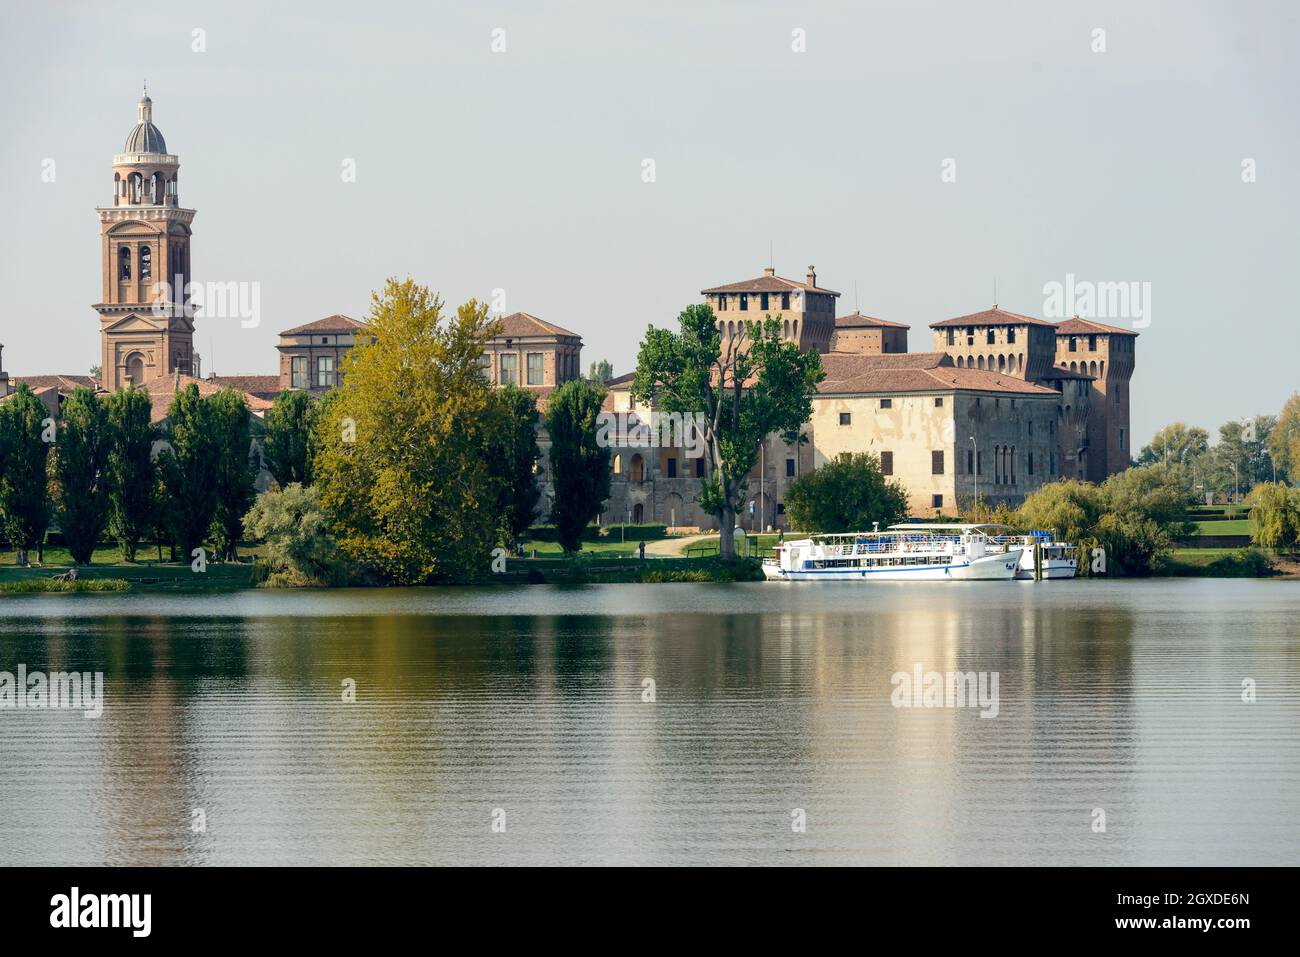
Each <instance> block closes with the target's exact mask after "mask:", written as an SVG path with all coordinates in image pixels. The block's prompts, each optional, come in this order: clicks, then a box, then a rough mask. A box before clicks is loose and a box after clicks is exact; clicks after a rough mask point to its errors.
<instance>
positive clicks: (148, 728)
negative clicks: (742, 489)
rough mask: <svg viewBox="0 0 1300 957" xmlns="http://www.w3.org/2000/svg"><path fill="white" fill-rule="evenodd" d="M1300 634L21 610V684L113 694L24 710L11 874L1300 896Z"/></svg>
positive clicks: (569, 606)
mask: <svg viewBox="0 0 1300 957" xmlns="http://www.w3.org/2000/svg"><path fill="white" fill-rule="evenodd" d="M1298 628H1300V583H1296V582H1290V581H1232V580H1207V579H1203V580H1160V581H1146V582H1104V581H1103V582H1097V581H1077V582H1053V583H1042V584H1037V585H1036V584H1033V583H969V584H957V583H935V584H920V583H916V584H898V585H890V584H884V583H877V584H874V585H870V586H866V587H864V586H862V585H859V584H853V583H845V584H833V583H821V584H808V585H789V584H766V583H763V584H745V585H700V584H682V585H604V586H572V587H562V586H560V587H555V586H531V587H527V588H516V589H505V588H498V589H409V590H366V591H329V592H264V591H263V592H240V593H236V594H233V595H223V596H211V595H204V596H192V597H187V596H179V597H178V596H175V595H169V596H166V597H161V598H159V597H151V596H148V595H126V596H111V595H85V596H64V597H59V596H31V597H5V598H0V671H9V672H16V669H17V666H18V665H19V664H23V665H25V666H26V668H27V669H28V671H29V672H31V671H37V670H41V671H47V672H48V671H60V670H63V671H71V670H78V671H102V672H103V673H104V676H105V694H104V711H103V715H102V717H100V718H98V719H93V718H92V719H88V718H85V717H83V716H82V714H81V713H80V712H69V711H55V710H48V709H47V710H40V709H23V710H16V709H4V710H0V755H3V771H0V864H101V863H107V864H194V863H198V864H247V863H264V864H274V863H290V864H299V863H303V864H305V863H313V864H314V863H357V864H371V863H373V864H415V863H438V864H450V863H456V864H499V863H525V864H543V863H615V864H631V863H664V864H678V863H682V864H686V863H709V864H718V863H740V864H829V863H862V864H1051V865H1056V864H1125V865H1128V864H1207V865H1208V864H1248V865H1249V864H1288V865H1295V864H1300V826H1297V818H1298V817H1300V636H1298V633H1297V632H1298ZM918 667H919V668H920V669H921V671H922V673H923V674H924V673H927V672H931V671H935V672H939V673H941V674H943V673H948V672H976V673H984V678H985V680H986V682H988V681H991V677H992V675H993V674H994V673H996V676H997V681H998V685H997V707H996V712H997V713H996V717H982V716H981V715H982V714H983V713H989V714H991V713H992V709H991V708H989V707H983V708H981V707H978V706H975V707H971V706H966V707H931V708H927V707H895V706H894V705H893V704H892V703H891V695H893V694H894V692H895V685H894V684H893V683H892V682H891V679H892V677H893V676H894V675H895V674H896V673H899V672H905V673H908V674H909V675H911V674H912V673H914V671H915V669H917V668H918ZM349 679H351V681H354V682H355V686H356V700H355V702H350V703H349V702H344V701H343V700H342V699H343V693H344V688H345V684H346V682H347V681H348V680H349ZM645 679H653V682H654V686H653V698H654V700H653V701H652V702H651V701H646V700H644V698H646V697H649V694H648V691H647V689H646V685H645V683H644V682H645ZM1248 679H1249V680H1250V681H1253V683H1254V690H1255V694H1256V700H1255V701H1254V702H1253V703H1247V702H1243V700H1242V696H1243V682H1244V681H1247V680H1248ZM985 687H986V689H987V690H989V691H991V684H987V683H986V685H985ZM909 700H910V699H909ZM800 810H801V811H802V813H803V816H804V820H805V822H806V829H805V830H803V831H796V830H795V829H794V826H792V825H793V822H795V821H796V820H797V816H798V813H799V811H800ZM196 811H201V812H202V814H201V817H202V820H203V822H204V824H205V827H206V829H205V830H201V831H196V830H195V825H196V822H197V821H199V819H200V815H198V814H196ZM1101 813H1104V815H1105V817H1104V824H1105V830H1104V831H1101V830H1099V829H1098V827H1099V823H1100V821H1101V817H1100V814H1101ZM502 820H504V824H505V827H504V831H501V830H494V829H493V824H494V821H495V822H497V824H498V826H499V824H500V822H501V821H502Z"/></svg>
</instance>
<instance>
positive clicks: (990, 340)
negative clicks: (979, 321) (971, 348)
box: [984, 329, 993, 345]
mask: <svg viewBox="0 0 1300 957" xmlns="http://www.w3.org/2000/svg"><path fill="white" fill-rule="evenodd" d="M984 341H985V342H987V343H988V344H989V345H993V330H992V329H990V330H989V331H988V333H987V334H986V335H985V337H984Z"/></svg>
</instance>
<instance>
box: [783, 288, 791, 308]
mask: <svg viewBox="0 0 1300 957" xmlns="http://www.w3.org/2000/svg"><path fill="white" fill-rule="evenodd" d="M781 308H782V309H789V308H790V294H789V293H788V292H783V293H781Z"/></svg>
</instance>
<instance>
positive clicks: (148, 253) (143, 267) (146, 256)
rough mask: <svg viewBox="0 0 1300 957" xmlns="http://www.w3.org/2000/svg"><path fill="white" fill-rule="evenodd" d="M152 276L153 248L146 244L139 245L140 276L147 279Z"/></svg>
mask: <svg viewBox="0 0 1300 957" xmlns="http://www.w3.org/2000/svg"><path fill="white" fill-rule="evenodd" d="M152 276H153V250H152V249H150V248H149V247H148V246H141V247H140V278H141V279H149V278H151V277H152Z"/></svg>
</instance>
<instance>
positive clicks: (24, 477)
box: [0, 383, 55, 564]
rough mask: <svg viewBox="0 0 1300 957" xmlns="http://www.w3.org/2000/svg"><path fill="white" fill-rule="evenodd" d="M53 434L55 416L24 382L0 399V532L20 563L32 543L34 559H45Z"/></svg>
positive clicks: (48, 522) (22, 562) (39, 560)
mask: <svg viewBox="0 0 1300 957" xmlns="http://www.w3.org/2000/svg"><path fill="white" fill-rule="evenodd" d="M54 439H55V422H54V419H53V417H52V416H51V415H50V413H49V410H48V409H47V408H46V407H45V404H44V403H43V402H41V400H40V399H38V398H36V396H35V394H33V392H32V390H31V388H30V387H29V386H28V385H27V384H26V383H23V384H22V385H20V386H18V390H17V391H16V392H15V393H14V394H13V395H12V396H10V397H8V398H7V399H6V400H5V401H4V402H0V448H3V453H0V454H2V455H3V464H4V470H3V475H2V476H0V518H2V519H3V521H4V529H5V536H6V537H7V538H8V539H9V542H10V544H11V545H13V546H14V548H15V549H16V550H17V553H18V554H17V558H18V562H19V564H26V562H27V553H28V551H30V550H31V549H33V548H35V549H36V556H37V557H36V560H37V561H38V562H43V561H44V560H45V532H46V531H47V530H48V529H49V527H50V516H51V507H50V484H49V476H48V474H47V470H48V467H49V466H48V461H49V455H50V447H51V445H52V444H53V442H54Z"/></svg>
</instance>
